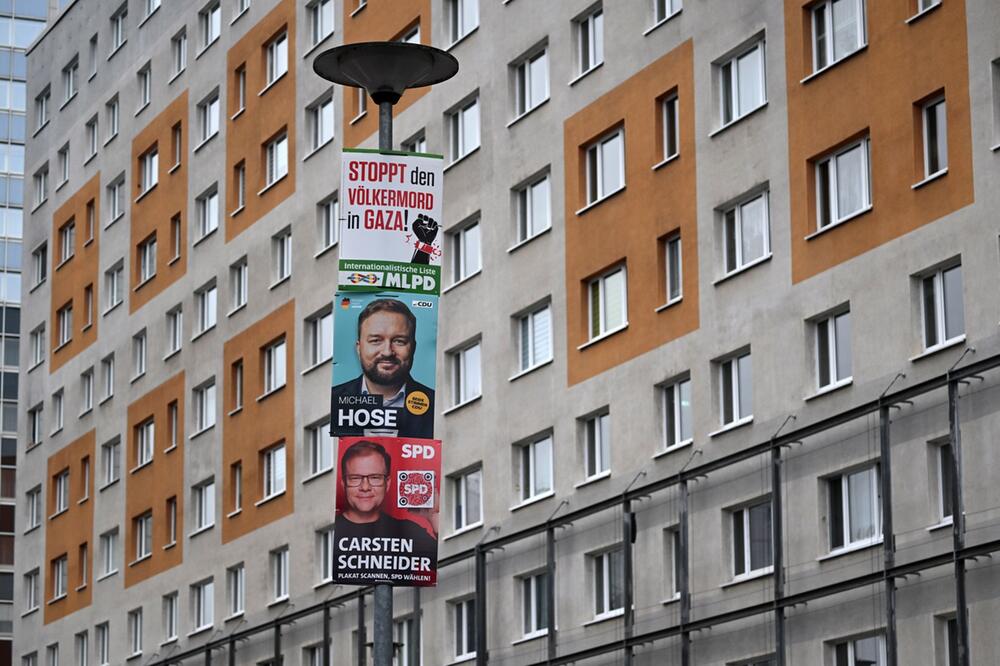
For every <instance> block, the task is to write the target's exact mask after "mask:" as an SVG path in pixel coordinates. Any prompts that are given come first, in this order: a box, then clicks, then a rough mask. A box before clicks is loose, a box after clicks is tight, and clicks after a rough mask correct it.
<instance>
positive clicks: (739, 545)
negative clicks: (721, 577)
mask: <svg viewBox="0 0 1000 666" xmlns="http://www.w3.org/2000/svg"><path fill="white" fill-rule="evenodd" d="M733 573H734V574H735V575H737V576H739V575H740V574H744V573H746V548H745V536H744V534H743V512H742V511H734V512H733Z"/></svg>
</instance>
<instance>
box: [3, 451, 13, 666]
mask: <svg viewBox="0 0 1000 666" xmlns="http://www.w3.org/2000/svg"><path fill="white" fill-rule="evenodd" d="M0 497H7V498H10V499H13V498H15V497H17V470H14V469H10V468H5V469H0ZM0 666H3V664H0Z"/></svg>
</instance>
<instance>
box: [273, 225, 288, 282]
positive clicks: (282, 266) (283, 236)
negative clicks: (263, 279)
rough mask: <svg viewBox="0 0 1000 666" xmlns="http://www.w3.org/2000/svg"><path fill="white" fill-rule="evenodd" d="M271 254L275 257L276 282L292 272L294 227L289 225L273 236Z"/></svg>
mask: <svg viewBox="0 0 1000 666" xmlns="http://www.w3.org/2000/svg"><path fill="white" fill-rule="evenodd" d="M271 254H272V256H273V258H274V284H277V283H279V282H281V281H282V280H284V279H285V278H287V277H290V276H291V274H292V229H291V227H288V228H286V229H284V230H282V231H280V232H278V233H277V234H276V235H275V236H273V237H272V238H271Z"/></svg>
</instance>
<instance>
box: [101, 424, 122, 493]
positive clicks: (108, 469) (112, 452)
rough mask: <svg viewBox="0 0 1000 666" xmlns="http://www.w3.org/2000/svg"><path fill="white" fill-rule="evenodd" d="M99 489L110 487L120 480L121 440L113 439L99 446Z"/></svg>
mask: <svg viewBox="0 0 1000 666" xmlns="http://www.w3.org/2000/svg"><path fill="white" fill-rule="evenodd" d="M101 472H102V475H103V477H104V479H103V483H102V484H101V487H102V488H104V487H107V486H110V485H111V484H112V483H114V482H115V481H117V480H118V479H119V478H121V439H119V438H118V437H115V438H113V439H110V440H108V441H107V442H105V443H104V444H101Z"/></svg>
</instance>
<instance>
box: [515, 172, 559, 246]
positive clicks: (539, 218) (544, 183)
mask: <svg viewBox="0 0 1000 666" xmlns="http://www.w3.org/2000/svg"><path fill="white" fill-rule="evenodd" d="M550 192H551V190H550V178H549V174H548V173H546V174H545V176H543V177H542V178H541V179H540V180H536V181H534V182H532V183H530V184H528V185H525V186H524V187H523V188H521V189H519V190H517V192H516V196H517V241H518V242H519V243H523V242H524V241H527V240H529V239H531V238H534V237H535V236H537V235H538V234H540V233H542V232H543V231H546V230H548V229H549V227H551V226H552V207H551V199H550Z"/></svg>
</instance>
